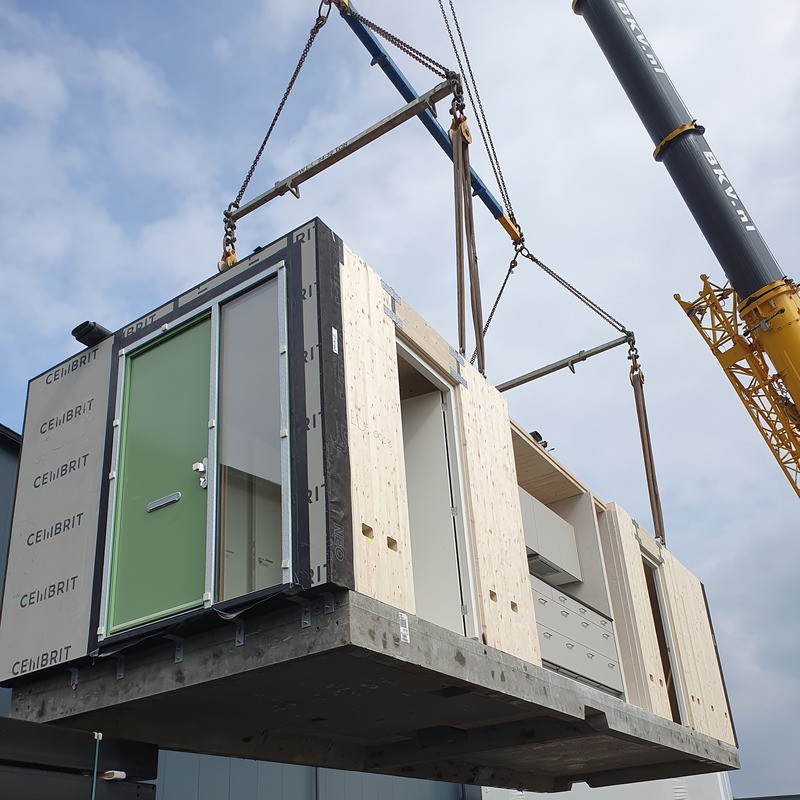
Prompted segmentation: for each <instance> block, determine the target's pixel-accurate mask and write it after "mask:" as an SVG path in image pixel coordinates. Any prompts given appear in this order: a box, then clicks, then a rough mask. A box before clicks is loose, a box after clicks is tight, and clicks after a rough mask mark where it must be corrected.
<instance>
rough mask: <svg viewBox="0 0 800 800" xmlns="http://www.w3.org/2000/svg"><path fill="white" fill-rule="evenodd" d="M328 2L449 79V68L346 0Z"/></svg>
mask: <svg viewBox="0 0 800 800" xmlns="http://www.w3.org/2000/svg"><path fill="white" fill-rule="evenodd" d="M323 2H325V0H323ZM327 2H333V3H334V4H335V5H336V7H337V8H338V9H339V11H341V13H342V14H347V15H348V16H350V17H352V18H353V19H356V20H358V21H359V22H360V23H361V24H362V25H364V26H365V27H367V28H369V29H370V30H371V31H372V32H373V33H376V34H377V35H378V36H380V37H381V38H382V39H385V40H386V41H387V42H389V44H393V45H394V46H395V47H396V48H397V49H398V50H399V51H400V52H401V53H405V54H406V55H407V56H410V57H411V58H413V59H414V61H416V62H417V63H419V64H422V66H423V67H426V68H427V69H429V70H430V71H431V72H433V73H434V74H435V75H438V76H439V77H440V78H445V79H446V78H448V77H449V73H450V70H449V69H447V67H445V66H444V65H443V64H440V63H439V62H438V61H436V60H435V59H433V58H431V57H430V56H429V55H426V54H425V53H423V52H422V51H421V50H417V48H416V47H412V46H411V45H410V44H408V42H404V41H403V40H402V39H401V38H400V37H399V36H395V35H394V34H393V33H389V31H387V30H385V29H384V28H381V27H380V25H376V24H375V23H374V22H372V21H371V20H368V19H367V18H366V17H364V16H362V15H361V14H359V13H358V12H357V11H354V10H353V9H352V8H351V7H350V4H349V2H346V1H345V0H327Z"/></svg>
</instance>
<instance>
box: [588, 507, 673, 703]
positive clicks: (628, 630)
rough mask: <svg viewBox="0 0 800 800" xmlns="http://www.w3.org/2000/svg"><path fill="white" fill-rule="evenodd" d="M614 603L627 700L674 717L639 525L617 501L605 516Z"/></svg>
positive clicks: (605, 543) (602, 537) (603, 536)
mask: <svg viewBox="0 0 800 800" xmlns="http://www.w3.org/2000/svg"><path fill="white" fill-rule="evenodd" d="M600 541H601V542H602V546H603V554H604V556H605V562H606V571H607V574H608V583H609V592H610V594H611V605H612V608H613V610H614V621H615V624H616V632H617V643H618V645H619V649H620V658H621V660H622V670H623V675H624V677H625V689H626V697H627V699H628V702H630V703H633V704H634V705H636V706H639V708H644V709H645V710H647V711H651V712H652V713H653V714H657V715H658V716H660V717H664V718H666V719H671V718H672V712H671V709H670V703H669V696H668V694H667V688H666V676H665V675H664V670H663V668H662V666H661V656H660V654H659V649H658V639H657V637H656V630H655V626H654V623H653V614H652V611H651V608H650V599H649V595H648V591H647V582H646V580H645V575H644V568H643V566H642V549H641V545H640V543H639V538H638V528H637V527H636V525H635V524H634V522H633V520H632V519H631V518H630V517H629V516H628V515H627V514H626V513H625V512H624V511H623V510H622V509H621V508H619V506H617V505H616V504H614V503H610V504H609V505H608V507H607V510H606V511H605V512H604V513H603V514H602V516H601V519H600Z"/></svg>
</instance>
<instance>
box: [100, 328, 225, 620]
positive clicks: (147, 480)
mask: <svg viewBox="0 0 800 800" xmlns="http://www.w3.org/2000/svg"><path fill="white" fill-rule="evenodd" d="M210 342H211V321H210V319H209V318H208V317H206V318H205V319H203V320H202V321H200V322H197V323H194V324H192V325H191V326H190V327H187V328H183V329H181V330H179V331H177V332H176V333H174V334H171V335H169V337H168V338H164V339H160V340H159V341H157V342H156V343H154V344H152V345H150V346H146V347H143V348H142V349H141V350H139V351H136V352H135V353H133V354H132V355H131V356H129V357H128V359H127V364H126V372H125V395H124V401H123V409H122V421H121V431H120V444H119V448H120V449H119V461H118V467H117V498H116V511H115V519H114V545H113V554H112V562H111V579H110V583H109V604H108V633H109V634H111V633H115V632H116V631H119V630H122V629H124V628H130V627H132V626H134V625H140V624H142V623H145V622H150V621H152V620H156V619H160V618H163V617H166V616H169V615H171V614H176V613H178V612H180V611H185V610H187V609H190V608H194V607H196V606H200V605H202V603H203V594H204V592H205V566H206V563H205V562H206V517H207V513H206V503H207V497H208V495H207V490H206V489H205V488H204V487H203V486H201V480H200V477H201V475H200V473H199V472H197V471H194V470H193V465H194V464H197V463H198V462H202V461H203V459H204V458H207V456H208V405H209V403H208V401H209V374H210V372H209V370H210ZM202 483H205V481H202Z"/></svg>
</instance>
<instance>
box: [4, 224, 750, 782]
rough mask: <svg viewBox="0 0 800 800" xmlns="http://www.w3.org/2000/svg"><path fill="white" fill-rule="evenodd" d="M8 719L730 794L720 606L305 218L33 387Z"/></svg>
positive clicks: (400, 767) (273, 753) (425, 772)
mask: <svg viewBox="0 0 800 800" xmlns="http://www.w3.org/2000/svg"><path fill="white" fill-rule="evenodd" d="M0 679H1V680H3V681H6V682H7V685H10V686H12V687H13V697H12V707H11V713H12V715H13V716H16V717H20V718H24V719H30V720H39V721H48V722H61V723H64V724H68V725H70V726H71V727H84V728H88V729H90V730H101V731H104V732H106V733H107V734H108V735H113V736H119V737H124V738H128V739H138V740H141V741H146V742H153V743H157V744H158V745H160V746H162V747H165V748H172V749H179V750H187V751H194V752H204V753H216V754H220V755H231V756H241V757H245V758H257V759H270V760H274V761H283V762H292V763H305V764H313V765H318V766H328V767H335V768H341V769H351V770H362V771H371V772H382V773H391V774H397V775H405V776H412V777H426V778H435V779H439V780H448V781H453V782H458V783H467V784H480V785H489V786H507V787H517V788H527V789H530V790H538V791H552V790H559V789H567V788H569V786H570V785H571V784H572V782H574V781H586V782H588V783H589V784H591V785H608V784H614V783H622V782H629V781H636V780H648V779H654V778H660V777H667V776H674V775H681V774H693V773H703V772H710V771H717V770H724V769H732V768H735V767H736V766H737V765H738V760H737V753H736V746H735V745H736V741H735V735H734V730H733V727H732V721H731V717H730V710H729V706H728V701H727V697H726V694H725V689H724V684H723V679H722V675H721V671H720V666H719V661H718V659H717V654H716V649H715V645H714V639H713V633H712V629H711V623H710V618H709V614H708V609H707V606H706V602H705V597H704V592H703V587H702V585H701V584H700V582H699V581H698V580H697V578H695V577H694V576H693V575H692V574H691V573H689V571H688V570H687V569H686V568H685V567H684V566H683V565H681V564H680V562H679V561H677V559H675V557H674V556H673V555H672V554H671V553H670V552H669V551H668V550H667V549H666V548H665V547H663V546H662V545H660V544H659V543H658V542H657V541H656V540H655V539H653V538H652V537H651V536H650V535H649V534H648V533H647V532H646V531H644V530H642V529H640V528H639V527H638V526H637V525H636V523H635V522H634V521H633V520H632V519H631V518H630V517H629V516H628V515H627V514H626V513H625V512H624V511H623V510H622V509H621V508H619V507H617V506H616V505H614V504H607V503H603V502H601V501H600V500H599V499H598V498H596V497H594V496H593V495H592V494H591V492H590V491H589V490H588V489H587V488H586V487H584V486H583V485H582V484H581V483H580V482H579V481H578V480H577V479H576V478H574V477H573V476H572V475H571V474H570V473H569V472H568V471H567V470H566V469H565V468H564V467H562V466H561V465H560V464H559V463H558V462H557V461H556V460H555V459H554V458H553V457H552V456H551V455H550V454H549V453H548V452H547V451H546V450H545V449H544V448H543V447H542V446H541V445H540V444H538V443H537V442H536V441H534V439H533V438H532V437H531V436H530V435H529V434H528V433H527V432H526V431H525V429H524V428H522V427H520V426H519V425H518V424H516V423H515V422H513V421H511V420H510V419H509V416H508V409H507V406H506V403H505V400H504V399H503V397H502V395H501V394H500V393H499V392H498V391H497V390H496V389H495V388H494V387H492V386H491V385H490V384H489V383H488V382H487V381H486V380H485V378H484V377H483V376H482V375H480V374H479V373H478V372H477V371H476V370H475V369H473V368H472V367H471V366H470V365H469V364H468V363H465V361H464V359H463V358H462V357H461V356H460V355H459V354H458V353H457V352H456V351H454V350H453V349H452V348H451V347H450V346H449V345H448V344H447V343H446V342H445V340H444V339H442V337H441V336H439V335H438V334H437V333H436V332H435V331H434V330H432V328H431V327H430V326H429V325H428V324H427V323H426V322H425V321H424V320H422V319H421V318H420V317H419V316H418V315H417V314H416V313H415V312H414V310H413V309H412V308H410V307H409V306H408V305H407V304H406V303H405V302H404V301H403V300H402V298H400V297H399V296H398V295H397V294H396V293H395V292H394V291H393V290H392V288H391V287H390V286H388V285H387V284H386V283H384V282H383V281H382V280H381V278H380V277H379V276H378V275H377V274H376V273H375V272H374V271H373V270H372V269H371V268H370V267H369V266H367V265H366V264H365V263H364V262H363V261H362V260H361V259H359V258H358V257H357V256H356V255H355V254H353V253H352V252H351V251H350V250H349V249H348V248H347V247H346V246H345V245H344V244H343V243H342V241H341V239H339V238H338V237H337V236H336V235H335V234H334V233H333V232H332V231H331V230H330V229H328V228H327V227H326V226H325V225H324V224H323V223H321V222H320V221H319V220H313V221H311V222H310V223H308V224H307V225H304V226H302V227H301V228H299V229H297V230H295V231H293V232H291V233H289V234H288V235H286V236H284V237H283V238H281V239H280V240H278V241H276V242H274V243H273V244H271V245H269V246H267V247H264V248H260V249H259V250H257V251H256V252H255V253H253V254H252V255H251V256H249V257H248V258H246V259H244V260H243V261H241V262H240V263H239V264H237V265H236V266H235V267H234V268H232V269H231V270H229V271H227V272H225V273H222V274H219V275H215V276H214V277H212V278H210V279H208V280H206V281H204V282H203V283H201V284H200V285H199V286H196V287H194V288H192V289H190V290H189V291H187V292H185V293H184V294H182V295H180V296H179V297H177V298H174V299H173V300H170V301H169V302H167V303H164V304H163V305H162V306H160V307H159V308H157V309H155V310H154V311H151V312H150V313H148V314H146V315H144V316H142V317H141V318H140V319H138V320H136V321H134V322H132V323H131V324H130V325H126V326H125V327H124V328H122V329H121V330H119V331H117V332H116V333H115V334H113V335H112V336H109V337H108V338H106V339H105V340H103V341H101V342H99V343H98V344H96V345H95V346H93V347H89V348H87V349H85V350H84V351H82V352H81V353H79V354H77V355H76V356H74V357H73V358H71V359H68V360H67V361H65V362H63V363H61V364H59V365H57V366H55V367H53V368H52V369H51V370H48V371H47V372H45V373H43V374H42V375H40V376H38V377H37V378H34V379H33V380H32V381H31V382H30V385H29V391H28V404H27V412H26V419H25V429H24V437H23V447H22V455H21V466H20V472H19V482H18V488H17V493H16V505H15V510H14V519H13V528H12V535H11V544H10V550H9V559H8V571H7V579H6V586H5V595H4V599H3V608H2V618H1V619H0Z"/></svg>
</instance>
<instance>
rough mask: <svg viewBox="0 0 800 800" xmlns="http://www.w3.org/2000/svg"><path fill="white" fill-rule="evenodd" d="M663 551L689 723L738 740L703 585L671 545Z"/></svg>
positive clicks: (725, 739) (671, 615) (671, 623)
mask: <svg viewBox="0 0 800 800" xmlns="http://www.w3.org/2000/svg"><path fill="white" fill-rule="evenodd" d="M661 555H662V558H663V565H662V574H663V576H664V578H663V580H664V589H665V594H666V597H667V603H668V606H669V616H670V626H671V628H672V636H673V642H674V647H675V651H676V655H677V659H678V663H679V664H680V668H681V673H682V677H683V689H684V695H685V698H686V710H687V712H688V716H689V718H688V720H687V724H689V725H690V726H691V727H692V728H694V729H695V730H698V731H700V732H701V733H705V734H708V735H709V736H714V737H715V738H717V739H720V740H721V741H723V742H729V743H731V744H735V741H736V737H735V732H734V730H733V725H732V720H731V716H730V709H729V706H728V698H727V696H726V693H725V685H724V683H723V681H722V675H721V673H720V669H719V661H718V659H717V653H716V648H715V643H714V633H713V631H712V629H711V618H710V616H709V613H708V607H707V605H706V598H705V592H704V590H703V584H702V583H700V581H699V580H698V579H697V578H696V577H695V576H694V575H692V573H691V572H689V570H688V569H686V567H685V566H684V565H683V564H681V563H680V561H678V560H677V559H676V558H675V556H673V555H672V553H670V552H669V550H667V549H666V548H662V552H661Z"/></svg>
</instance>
